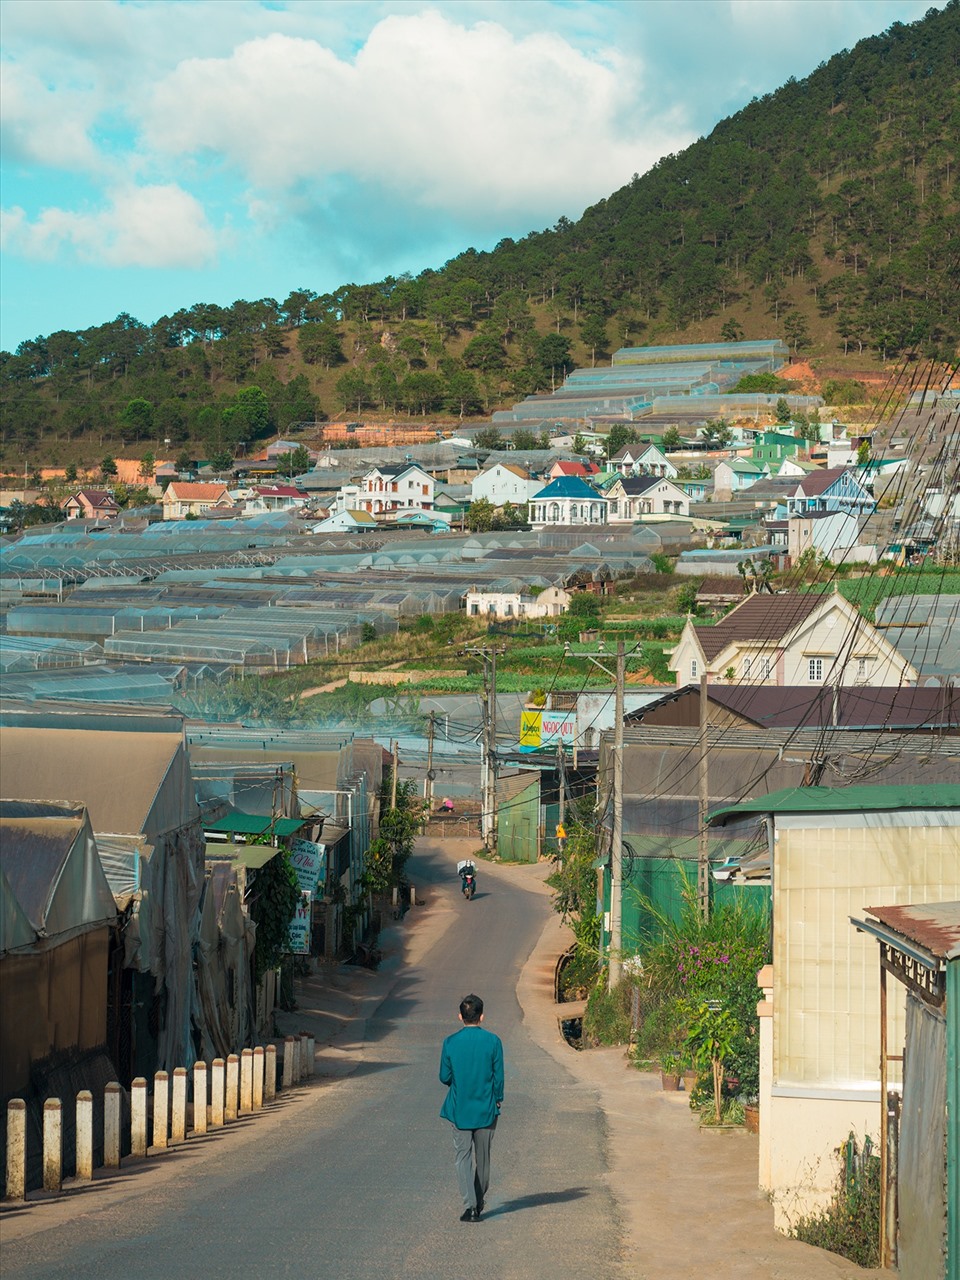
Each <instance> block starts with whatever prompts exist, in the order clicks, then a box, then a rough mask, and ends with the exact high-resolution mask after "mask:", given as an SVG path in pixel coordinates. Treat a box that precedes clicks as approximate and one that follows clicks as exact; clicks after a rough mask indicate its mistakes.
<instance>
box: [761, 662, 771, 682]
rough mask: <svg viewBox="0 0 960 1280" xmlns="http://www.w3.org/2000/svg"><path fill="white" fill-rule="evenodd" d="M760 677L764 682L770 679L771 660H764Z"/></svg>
mask: <svg viewBox="0 0 960 1280" xmlns="http://www.w3.org/2000/svg"><path fill="white" fill-rule="evenodd" d="M760 675H761V677H762V678H763V679H764V680H769V679H770V659H769V658H764V659H763V660H762V661H761V663H760Z"/></svg>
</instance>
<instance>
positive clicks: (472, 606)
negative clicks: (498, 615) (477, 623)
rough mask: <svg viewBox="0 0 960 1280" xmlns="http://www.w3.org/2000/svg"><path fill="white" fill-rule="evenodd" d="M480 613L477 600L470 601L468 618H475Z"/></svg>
mask: <svg viewBox="0 0 960 1280" xmlns="http://www.w3.org/2000/svg"><path fill="white" fill-rule="evenodd" d="M479 612H480V604H479V602H478V601H477V600H471V601H470V617H471V618H475V617H476V616H477V614H478V613H479Z"/></svg>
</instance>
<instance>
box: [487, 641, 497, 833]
mask: <svg viewBox="0 0 960 1280" xmlns="http://www.w3.org/2000/svg"><path fill="white" fill-rule="evenodd" d="M488 724H489V725H490V745H489V748H488V756H489V766H488V769H489V773H488V779H489V786H490V808H489V810H488V812H489V814H490V818H489V830H490V839H489V841H488V846H487V847H488V848H489V850H490V852H491V853H493V854H495V853H496V852H497V836H498V827H499V822H498V820H497V782H498V779H499V774H500V769H499V766H498V764H497V651H496V649H492V650H491V651H490V716H489V719H488Z"/></svg>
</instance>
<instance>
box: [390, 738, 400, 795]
mask: <svg viewBox="0 0 960 1280" xmlns="http://www.w3.org/2000/svg"><path fill="white" fill-rule="evenodd" d="M399 764H400V739H399V738H394V740H393V776H392V777H391V779H390V808H391V809H395V808H396V807H397V771H398V767H399Z"/></svg>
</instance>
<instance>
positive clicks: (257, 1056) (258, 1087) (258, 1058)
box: [253, 1044, 263, 1111]
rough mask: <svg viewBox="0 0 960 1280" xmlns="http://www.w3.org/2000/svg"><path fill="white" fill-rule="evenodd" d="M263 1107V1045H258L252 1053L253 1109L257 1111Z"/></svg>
mask: <svg viewBox="0 0 960 1280" xmlns="http://www.w3.org/2000/svg"><path fill="white" fill-rule="evenodd" d="M262 1106H263V1045H262V1044H258V1045H257V1047H256V1048H255V1049H254V1051H253V1109H254V1111H259V1110H260V1108H261V1107H262Z"/></svg>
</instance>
